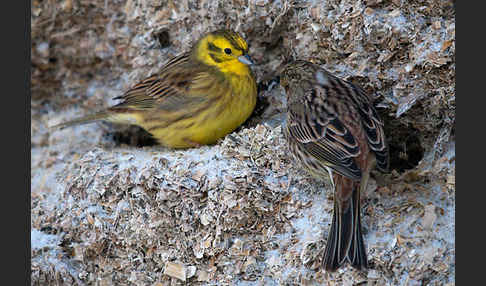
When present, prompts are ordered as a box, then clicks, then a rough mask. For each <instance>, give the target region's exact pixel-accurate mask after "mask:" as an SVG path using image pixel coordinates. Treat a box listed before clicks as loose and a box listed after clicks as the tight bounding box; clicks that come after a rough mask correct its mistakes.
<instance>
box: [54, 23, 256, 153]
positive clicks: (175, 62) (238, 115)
mask: <svg viewBox="0 0 486 286" xmlns="http://www.w3.org/2000/svg"><path fill="white" fill-rule="evenodd" d="M251 64H253V63H252V61H251V59H250V57H249V56H248V45H247V43H246V42H245V40H244V39H243V38H242V37H241V36H240V35H239V34H237V33H235V32H232V31H226V30H221V31H216V32H211V33H208V34H206V35H205V36H204V37H202V38H201V39H200V40H199V41H198V42H197V43H196V44H195V45H194V46H193V47H192V49H191V50H190V51H189V52H187V53H185V54H182V55H180V56H177V57H175V58H173V59H171V60H170V61H169V62H168V63H167V64H166V65H165V66H164V67H163V68H162V70H161V71H160V72H159V73H157V74H154V75H152V76H150V77H148V78H147V79H145V80H143V81H141V82H140V83H138V84H136V85H135V86H133V87H132V88H131V89H129V90H128V91H127V92H125V94H123V95H122V96H119V97H116V98H115V99H121V100H123V101H122V102H121V103H119V104H117V105H115V106H112V107H110V108H108V109H106V110H104V111H101V112H98V113H95V114H93V115H88V116H86V117H82V118H79V119H75V120H73V121H69V122H65V123H61V124H59V125H57V126H54V127H66V126H71V125H75V124H81V123H89V122H93V121H99V120H105V121H109V122H114V123H124V124H134V125H138V126H140V127H142V128H143V129H145V130H146V131H148V132H149V133H151V134H152V136H153V137H154V139H156V140H157V141H158V143H159V144H161V145H165V146H167V147H171V148H188V147H195V146H199V145H205V144H212V143H215V142H216V141H217V140H218V139H219V138H221V137H223V136H225V135H226V134H228V133H230V132H231V131H233V130H234V129H235V128H237V127H238V126H239V125H241V124H242V123H243V122H244V121H245V120H246V119H247V118H248V117H249V116H250V115H251V113H252V111H253V109H254V107H255V104H256V97H257V87H256V82H255V77H254V75H253V73H252V72H251V70H250V68H249V65H251Z"/></svg>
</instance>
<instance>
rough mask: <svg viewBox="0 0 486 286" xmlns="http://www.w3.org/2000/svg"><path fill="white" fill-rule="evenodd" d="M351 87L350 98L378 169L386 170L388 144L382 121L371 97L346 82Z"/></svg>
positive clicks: (387, 164)
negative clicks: (356, 108) (356, 109)
mask: <svg viewBox="0 0 486 286" xmlns="http://www.w3.org/2000/svg"><path fill="white" fill-rule="evenodd" d="M346 84H347V85H348V86H349V87H350V88H351V89H352V91H353V92H352V93H350V96H351V100H353V101H354V103H355V104H356V106H358V112H359V114H360V116H361V119H362V121H361V122H362V126H363V128H364V130H365V133H366V137H367V139H368V144H369V146H370V148H371V150H372V151H373V153H374V154H375V156H376V165H377V167H378V169H380V170H381V171H383V172H387V171H388V168H389V164H390V159H389V155H388V145H387V142H386V140H385V132H384V131H383V121H381V119H380V117H379V115H378V113H377V112H376V109H375V107H374V106H373V102H372V100H371V98H370V97H369V96H368V95H367V94H366V93H365V92H364V91H363V90H362V89H361V88H359V87H358V86H355V85H354V84H352V83H349V82H346Z"/></svg>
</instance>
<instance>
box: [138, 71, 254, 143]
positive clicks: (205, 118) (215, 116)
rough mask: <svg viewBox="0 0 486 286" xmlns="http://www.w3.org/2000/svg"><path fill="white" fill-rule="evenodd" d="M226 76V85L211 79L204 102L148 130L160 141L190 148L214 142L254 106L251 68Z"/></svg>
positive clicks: (238, 123)
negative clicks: (169, 121)
mask: <svg viewBox="0 0 486 286" xmlns="http://www.w3.org/2000/svg"><path fill="white" fill-rule="evenodd" d="M226 80H227V85H221V84H219V85H218V84H217V83H214V84H212V86H210V87H207V88H206V89H207V90H208V95H207V97H206V98H205V102H204V103H200V104H198V105H197V106H196V105H195V106H191V107H188V108H187V110H181V111H180V112H178V113H179V114H180V115H179V116H178V118H179V120H177V121H175V122H173V123H170V124H166V126H164V125H163V124H162V125H161V127H160V128H157V129H153V128H152V130H150V131H149V132H151V133H152V135H153V136H154V137H155V138H156V139H157V140H158V141H159V143H160V144H162V145H165V146H167V147H171V148H189V147H196V146H198V145H207V144H213V143H215V142H216V141H217V140H218V139H220V138H222V137H224V136H225V135H227V134H228V133H230V132H232V131H233V130H235V129H236V128H237V127H238V126H240V125H241V124H242V123H243V122H245V121H246V119H248V117H250V115H251V114H252V112H253V109H254V108H255V105H256V97H257V88H256V82H255V79H254V77H253V75H252V74H251V72H249V73H248V74H247V75H245V76H238V75H231V76H229V77H228V78H226ZM161 116H162V117H163V115H161ZM176 117H177V116H176ZM180 118H182V119H180ZM146 129H151V128H150V127H149V128H146Z"/></svg>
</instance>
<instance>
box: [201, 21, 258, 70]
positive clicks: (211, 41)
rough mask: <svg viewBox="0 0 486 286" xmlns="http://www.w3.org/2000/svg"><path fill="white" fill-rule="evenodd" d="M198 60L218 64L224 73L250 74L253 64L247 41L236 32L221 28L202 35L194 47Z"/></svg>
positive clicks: (208, 63) (211, 64)
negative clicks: (250, 67) (249, 68)
mask: <svg viewBox="0 0 486 286" xmlns="http://www.w3.org/2000/svg"><path fill="white" fill-rule="evenodd" d="M193 56H194V57H195V58H196V60H198V61H200V62H202V63H204V64H207V65H210V66H216V67H217V68H218V69H219V70H220V71H221V72H223V73H235V74H238V75H246V74H248V72H249V70H248V66H249V65H252V64H253V61H252V60H251V58H250V56H249V55H248V45H247V43H246V41H245V40H244V39H243V38H242V37H241V36H240V35H239V34H238V33H236V32H233V31H228V30H219V31H215V32H211V33H208V34H206V35H205V36H204V37H202V38H201V39H200V40H199V41H198V42H197V43H196V45H195V48H194V49H193Z"/></svg>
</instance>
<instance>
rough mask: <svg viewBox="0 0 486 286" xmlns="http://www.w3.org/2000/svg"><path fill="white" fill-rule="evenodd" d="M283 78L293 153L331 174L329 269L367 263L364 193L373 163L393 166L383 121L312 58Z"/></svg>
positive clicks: (316, 171)
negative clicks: (363, 232) (331, 206)
mask: <svg viewBox="0 0 486 286" xmlns="http://www.w3.org/2000/svg"><path fill="white" fill-rule="evenodd" d="M280 83H281V85H282V86H283V87H284V88H285V92H286V94H287V124H286V128H285V130H284V131H285V132H284V134H285V136H286V139H287V141H288V146H289V149H290V151H291V154H292V155H293V156H294V158H295V159H296V160H297V161H299V162H301V163H302V165H303V166H304V167H305V168H306V169H307V170H308V171H309V172H310V173H311V174H313V175H315V176H317V177H323V176H327V174H328V172H329V173H331V174H332V175H331V178H332V181H333V184H334V188H335V189H334V214H333V218H332V225H331V229H330V230H329V236H328V239H327V245H326V249H325V251H324V258H323V265H324V268H325V269H326V270H328V271H335V270H336V269H338V268H339V267H340V266H341V265H343V263H345V262H346V261H349V263H351V265H352V266H353V267H355V268H358V269H362V268H367V266H368V260H367V257H366V246H365V244H364V241H363V235H362V233H361V219H360V211H361V209H360V193H362V191H363V190H364V189H365V188H366V185H367V183H368V178H369V175H370V171H371V169H372V168H373V167H375V166H377V167H378V169H380V170H381V171H387V170H388V166H389V155H388V146H387V143H386V139H385V133H384V131H383V121H382V120H381V119H380V117H379V116H378V113H377V112H376V110H375V108H374V107H373V102H372V98H371V97H370V96H369V95H368V94H367V93H366V92H365V91H363V90H362V89H361V88H360V87H358V86H356V85H354V84H352V83H350V82H348V81H345V80H342V79H340V78H338V77H335V76H334V75H332V74H330V73H329V72H327V71H326V70H324V69H322V68H321V67H319V66H318V65H315V64H313V63H310V62H306V61H295V62H292V63H290V64H288V65H287V66H286V67H285V69H284V70H283V72H282V75H281V78H280Z"/></svg>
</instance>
